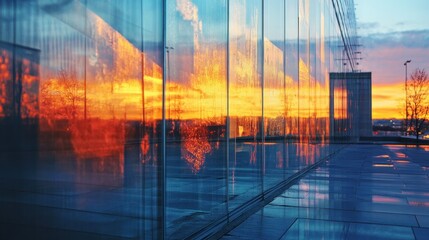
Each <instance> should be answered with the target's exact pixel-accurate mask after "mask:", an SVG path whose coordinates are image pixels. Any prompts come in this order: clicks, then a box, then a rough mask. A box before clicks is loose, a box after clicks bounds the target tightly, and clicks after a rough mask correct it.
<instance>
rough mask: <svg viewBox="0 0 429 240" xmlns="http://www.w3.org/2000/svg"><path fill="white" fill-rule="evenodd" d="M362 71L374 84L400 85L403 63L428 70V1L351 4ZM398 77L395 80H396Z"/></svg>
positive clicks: (378, 0)
mask: <svg viewBox="0 0 429 240" xmlns="http://www.w3.org/2000/svg"><path fill="white" fill-rule="evenodd" d="M355 4H356V15H357V20H358V28H359V29H358V34H359V36H360V37H361V41H360V42H361V44H362V45H363V46H362V52H363V55H362V57H363V60H362V62H361V66H362V70H366V71H372V72H373V74H374V75H375V78H373V81H374V83H376V84H377V83H382V84H386V83H389V82H398V81H401V80H402V78H403V76H404V74H403V71H404V70H403V63H404V62H405V61H406V60H408V59H411V60H412V63H411V64H410V69H411V70H413V69H414V68H425V69H426V70H429V0H355ZM398 76H399V77H398Z"/></svg>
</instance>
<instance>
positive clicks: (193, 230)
mask: <svg viewBox="0 0 429 240" xmlns="http://www.w3.org/2000/svg"><path fill="white" fill-rule="evenodd" d="M355 25H356V24H355V16H354V3H353V0H343V1H339V0H269V1H268V0H267V1H263V0H213V1H212V0H210V1H207V0H104V1H98V0H12V1H11V0H0V176H1V177H0V201H1V202H0V209H1V212H2V214H1V215H0V226H1V229H2V234H5V236H7V235H9V236H14V237H15V238H23V239H25V238H29V237H34V236H37V237H39V238H44V239H50V238H55V239H58V238H60V237H61V238H64V237H65V236H67V237H69V238H71V239H81V238H91V239H92V238H132V239H162V238H165V239H183V238H188V237H189V238H198V237H207V236H213V234H216V232H217V231H220V230H222V229H223V228H225V227H226V226H228V224H231V223H233V222H234V221H236V220H237V219H239V218H240V217H241V216H243V214H245V213H246V212H247V211H249V209H252V208H253V207H254V206H256V205H257V204H260V203H261V202H263V201H264V199H267V198H269V197H270V196H271V195H273V194H275V193H276V189H280V188H281V187H284V186H285V184H286V183H287V182H288V181H290V180H291V179H293V178H294V177H296V176H298V175H299V174H300V173H302V172H303V171H305V170H306V169H308V168H309V167H311V166H314V164H316V163H318V162H319V161H321V160H323V159H325V158H326V157H328V156H329V155H330V154H332V153H334V152H335V151H337V150H339V149H340V148H341V144H339V142H337V141H335V139H331V135H330V120H329V115H330V104H329V96H330V94H329V91H330V90H329V89H330V88H329V72H353V71H356V62H355V59H356V58H355V56H354V54H355V53H356V47H357V46H358V44H357V42H356V26H355ZM339 91H341V90H339ZM335 96H337V97H338V99H337V100H338V101H339V102H340V103H342V102H344V101H346V99H347V96H345V95H344V94H337V95H335ZM346 106H347V104H340V105H338V106H337V105H336V108H335V111H336V114H335V118H338V119H340V120H341V119H347V117H348V116H347V114H345V113H346V112H347V111H346V109H344V108H345V107H346Z"/></svg>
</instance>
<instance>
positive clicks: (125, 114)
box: [0, 0, 162, 238]
mask: <svg viewBox="0 0 429 240" xmlns="http://www.w3.org/2000/svg"><path fill="white" fill-rule="evenodd" d="M6 2H7V3H6ZM0 6H1V11H0V13H1V15H0V19H1V29H0V32H1V33H2V34H1V36H2V38H1V42H0V54H1V64H2V66H3V63H5V64H6V66H5V67H2V68H1V69H2V71H3V70H4V71H5V72H4V73H2V74H1V76H2V78H3V77H4V78H5V82H7V84H6V85H7V86H6V88H5V89H7V91H3V89H2V90H0V95H1V97H2V98H5V99H7V101H5V104H2V106H1V109H5V110H6V112H5V113H4V114H0V128H1V129H0V130H1V132H2V135H1V143H3V142H9V143H8V144H5V145H3V144H1V145H2V151H1V155H0V162H1V163H0V164H1V167H0V169H1V175H2V177H3V178H4V179H3V180H2V181H6V182H7V183H8V185H9V186H10V189H9V190H8V191H9V192H8V194H6V195H4V194H3V193H2V194H1V195H2V196H6V197H5V199H6V200H7V201H10V202H11V207H9V208H7V209H4V208H2V212H3V213H5V216H11V217H7V219H4V221H6V222H12V223H16V224H19V225H13V226H14V227H16V228H18V227H19V226H21V225H30V226H32V228H31V229H33V230H34V231H35V232H37V233H38V235H37V236H38V238H59V237H58V236H57V235H59V236H61V234H63V235H64V234H67V235H68V234H75V235H76V238H80V237H85V236H87V234H90V235H91V236H95V237H106V236H112V237H118V238H125V237H135V238H140V237H150V236H152V235H155V236H156V235H159V233H160V232H159V230H158V222H159V221H160V219H159V216H160V214H159V213H158V212H159V208H158V205H157V203H158V195H159V194H158V190H159V188H158V182H157V180H156V176H157V169H158V167H157V162H158V155H159V151H158V146H159V144H158V143H157V142H158V141H159V127H157V125H159V122H160V117H161V115H160V109H161V102H162V101H161V96H162V92H161V86H162V84H161V83H162V81H161V79H162V64H161V62H162V61H161V59H162V56H161V55H160V53H162V51H161V50H162V49H161V50H160V49H159V48H160V46H162V34H161V33H162V32H161V31H159V30H155V29H162V4H160V3H157V1H145V6H142V5H141V4H140V3H138V2H136V1H133V0H126V1H113V0H110V1H103V2H101V1H85V0H83V1H59V0H39V1H32V0H27V1H5V0H2V1H0ZM145 7H148V9H145ZM149 7H150V9H149ZM6 9H7V11H6ZM146 12H150V13H148V15H150V19H147V17H146ZM142 16H144V17H143V18H145V20H143V19H142ZM130 23H133V24H130ZM143 29H145V31H147V32H143ZM6 31H11V32H12V34H3V33H5V32H6ZM6 35H7V36H8V37H3V36H6ZM146 35H150V36H151V37H146ZM9 36H12V37H9ZM146 43H147V44H151V46H150V47H147V44H146ZM157 48H158V50H156V49H157ZM149 49H150V50H149ZM145 50H147V53H145V52H144V51H145ZM1 82H2V83H3V79H2V81H1ZM146 82H147V84H146ZM149 96H151V98H152V99H150V100H149ZM145 100H148V101H150V103H147V104H144V102H145ZM3 133H4V134H3ZM3 147H5V149H3ZM3 150H4V151H3ZM3 190H4V189H2V191H3ZM10 192H13V194H11V193H10ZM11 196H14V197H13V198H11ZM9 213H10V214H9ZM16 213H19V214H18V216H17V215H16ZM12 216H15V217H17V219H19V222H16V221H15V220H13V219H9V218H12ZM30 216H31V217H30ZM33 219H37V222H34V220H33ZM113 223H114V225H115V227H114V228H112V227H111V225H112V224H113ZM14 227H12V228H11V229H14ZM42 228H43V229H45V228H50V229H55V230H53V231H41V230H40V229H42ZM15 230H16V229H15ZM22 234H23V238H29V237H32V236H33V235H32V234H34V232H32V231H25V233H22ZM75 235H73V236H75Z"/></svg>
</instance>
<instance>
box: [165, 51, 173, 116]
mask: <svg viewBox="0 0 429 240" xmlns="http://www.w3.org/2000/svg"><path fill="white" fill-rule="evenodd" d="M165 49H166V51H167V82H168V81H170V80H171V79H170V50H173V49H174V48H173V47H168V46H167V47H165ZM170 95H171V93H169V94H168V96H169V97H168V119H171V102H170V97H171V96H170Z"/></svg>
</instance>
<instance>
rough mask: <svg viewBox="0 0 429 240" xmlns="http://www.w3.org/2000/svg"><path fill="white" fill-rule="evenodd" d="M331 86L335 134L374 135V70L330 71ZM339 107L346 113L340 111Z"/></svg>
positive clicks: (336, 135)
mask: <svg viewBox="0 0 429 240" xmlns="http://www.w3.org/2000/svg"><path fill="white" fill-rule="evenodd" d="M330 89H331V91H330V101H331V109H330V111H331V114H330V116H331V119H330V122H331V125H332V128H331V137H332V138H335V137H341V136H347V137H351V139H353V140H359V137H367V136H372V101H371V99H372V93H371V73H370V72H344V73H330ZM342 106H346V107H345V108H343V107H342ZM338 108H339V109H342V110H345V115H339V114H337V112H338Z"/></svg>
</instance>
